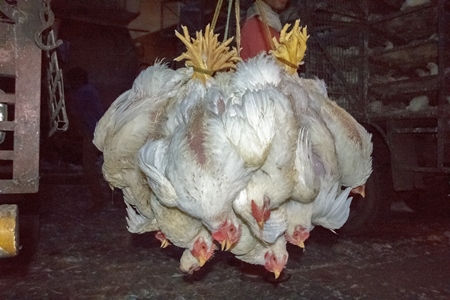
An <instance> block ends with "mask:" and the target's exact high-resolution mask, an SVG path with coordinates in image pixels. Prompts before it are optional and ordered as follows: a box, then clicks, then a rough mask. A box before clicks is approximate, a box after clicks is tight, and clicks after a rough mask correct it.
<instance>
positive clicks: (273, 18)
mask: <svg viewBox="0 0 450 300" xmlns="http://www.w3.org/2000/svg"><path fill="white" fill-rule="evenodd" d="M258 1H259V2H258ZM257 2H258V3H257ZM288 2H289V0H262V1H260V0H257V1H256V2H255V3H253V4H252V5H251V6H250V8H249V9H248V10H247V18H246V20H245V23H244V25H243V26H242V30H241V48H242V49H241V58H242V59H243V60H244V61H245V60H248V59H249V58H251V57H254V56H256V55H258V54H259V53H261V52H263V51H265V52H269V50H271V49H272V38H273V37H276V38H277V39H279V38H280V31H281V29H282V28H283V26H282V24H281V21H280V16H279V13H281V12H282V11H283V10H284V9H285V8H286V6H287V4H288ZM260 9H261V11H262V13H261V12H260V11H259V10H260ZM264 21H266V22H267V26H266V25H265V24H264ZM268 31H269V32H270V37H269V33H268Z"/></svg>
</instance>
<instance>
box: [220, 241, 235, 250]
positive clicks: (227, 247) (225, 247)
mask: <svg viewBox="0 0 450 300" xmlns="http://www.w3.org/2000/svg"><path fill="white" fill-rule="evenodd" d="M231 246H233V243H232V242H230V240H229V239H226V240H224V241H223V242H222V243H220V250H222V251H228V250H230V248H231Z"/></svg>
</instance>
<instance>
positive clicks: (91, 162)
mask: <svg viewBox="0 0 450 300" xmlns="http://www.w3.org/2000/svg"><path fill="white" fill-rule="evenodd" d="M65 79H66V91H67V97H68V100H69V101H68V103H67V104H68V105H67V107H68V112H69V115H70V116H72V121H73V122H71V123H72V124H73V125H75V126H74V127H75V128H76V130H77V131H78V133H79V134H80V135H81V136H82V140H83V141H82V165H83V175H84V177H85V180H86V181H87V182H88V184H89V190H90V193H91V198H92V202H93V203H92V204H93V205H92V208H91V210H92V211H98V210H100V209H101V208H102V207H103V206H104V205H105V204H106V201H107V199H108V196H107V193H106V189H107V187H106V186H107V185H106V182H105V180H104V179H103V175H102V172H101V158H102V156H101V152H100V151H99V150H98V149H97V148H96V147H95V145H94V144H93V143H92V140H93V138H94V131H95V127H96V125H97V123H98V121H99V120H100V118H101V117H102V116H103V114H104V112H105V110H104V108H103V104H102V101H101V98H100V96H99V94H98V92H97V90H96V88H95V87H94V86H93V85H92V84H91V83H90V82H89V76H88V73H87V71H86V70H84V69H83V68H81V67H73V68H71V69H69V70H68V72H67V74H66V76H65ZM69 120H70V119H69Z"/></svg>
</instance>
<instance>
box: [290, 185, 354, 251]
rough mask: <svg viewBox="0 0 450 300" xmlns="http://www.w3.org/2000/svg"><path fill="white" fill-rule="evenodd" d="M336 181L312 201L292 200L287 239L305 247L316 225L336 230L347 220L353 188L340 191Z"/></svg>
mask: <svg viewBox="0 0 450 300" xmlns="http://www.w3.org/2000/svg"><path fill="white" fill-rule="evenodd" d="M339 187H340V186H339V183H338V182H336V183H335V184H334V185H333V186H332V187H331V188H330V189H321V190H320V192H319V194H318V195H317V198H316V199H315V200H314V201H313V202H311V203H300V202H297V201H290V202H288V203H287V204H286V206H287V209H286V211H287V219H288V227H287V230H286V234H285V235H286V240H287V241H288V242H290V243H291V244H293V245H297V246H299V247H300V248H305V244H304V243H305V241H306V239H308V237H309V234H310V232H311V230H313V229H314V227H315V226H316V225H319V226H322V227H324V228H327V229H330V230H331V231H333V232H334V230H335V229H339V228H341V227H342V225H344V223H345V222H346V221H347V219H348V216H349V213H350V204H351V201H352V197H348V195H349V193H350V190H351V188H349V187H348V188H346V189H345V190H344V191H340V189H339Z"/></svg>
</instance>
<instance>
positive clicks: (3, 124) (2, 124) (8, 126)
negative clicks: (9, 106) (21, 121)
mask: <svg viewBox="0 0 450 300" xmlns="http://www.w3.org/2000/svg"><path fill="white" fill-rule="evenodd" d="M15 128H16V123H15V122H12V121H0V130H1V131H14V129H15Z"/></svg>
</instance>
